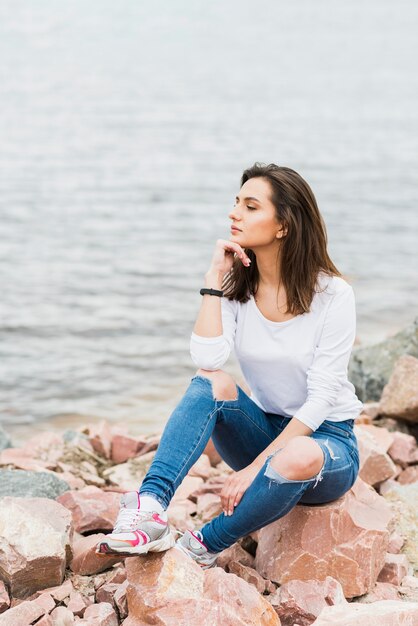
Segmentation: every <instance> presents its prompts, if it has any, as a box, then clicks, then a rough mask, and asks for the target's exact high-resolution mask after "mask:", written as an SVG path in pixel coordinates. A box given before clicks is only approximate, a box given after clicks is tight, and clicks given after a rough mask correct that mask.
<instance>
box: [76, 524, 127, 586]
mask: <svg viewBox="0 0 418 626" xmlns="http://www.w3.org/2000/svg"><path fill="white" fill-rule="evenodd" d="M105 536H106V535H104V534H103V533H98V534H94V535H88V536H87V537H83V536H82V535H79V536H77V538H76V539H75V541H74V543H73V559H72V561H71V563H70V568H71V570H72V571H73V572H74V573H75V574H81V575H82V576H91V575H92V574H98V573H99V572H103V571H105V570H107V569H109V568H110V567H112V566H113V565H114V564H115V563H119V562H120V561H123V559H124V558H125V557H123V556H108V555H106V554H97V553H96V545H97V543H98V542H99V541H100V540H101V539H102V538H103V537H105Z"/></svg>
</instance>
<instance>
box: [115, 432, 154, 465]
mask: <svg viewBox="0 0 418 626" xmlns="http://www.w3.org/2000/svg"><path fill="white" fill-rule="evenodd" d="M146 443H147V442H146V439H145V438H143V439H141V438H137V437H129V436H128V435H113V437H112V441H111V459H112V461H113V463H125V462H126V461H127V460H128V459H132V458H133V457H135V456H138V454H139V453H140V452H141V450H142V449H143V448H144V447H145V445H146Z"/></svg>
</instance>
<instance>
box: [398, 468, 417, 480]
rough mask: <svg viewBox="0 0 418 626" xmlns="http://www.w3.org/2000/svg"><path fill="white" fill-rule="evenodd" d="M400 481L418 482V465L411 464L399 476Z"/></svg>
mask: <svg viewBox="0 0 418 626" xmlns="http://www.w3.org/2000/svg"><path fill="white" fill-rule="evenodd" d="M397 480H398V483H401V485H409V484H410V483H416V482H417V481H418V465H411V466H410V467H407V468H406V469H405V470H403V471H402V472H401V473H400V474H399V476H398V478H397Z"/></svg>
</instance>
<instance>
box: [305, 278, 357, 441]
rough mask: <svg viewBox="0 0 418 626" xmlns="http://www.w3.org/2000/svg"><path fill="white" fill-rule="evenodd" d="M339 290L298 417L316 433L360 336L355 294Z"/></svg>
mask: <svg viewBox="0 0 418 626" xmlns="http://www.w3.org/2000/svg"><path fill="white" fill-rule="evenodd" d="M344 287H345V288H344V289H341V288H340V290H338V291H337V292H336V293H335V294H334V295H333V297H332V299H331V301H330V304H329V305H328V310H327V312H326V316H325V321H324V326H323V329H322V333H321V336H320V339H319V341H318V345H317V346H316V348H315V352H314V357H313V361H312V364H311V366H310V368H309V369H308V371H307V398H306V401H305V403H304V404H303V405H302V406H301V408H300V409H299V410H298V411H297V412H296V413H295V415H294V417H296V418H297V419H298V420H300V421H301V422H303V423H304V424H306V426H308V427H309V428H311V429H312V430H313V431H315V430H316V429H317V428H318V427H319V426H320V425H321V423H322V422H323V421H324V420H325V419H326V418H327V416H328V415H329V414H330V412H331V410H332V407H333V406H334V404H335V403H336V400H337V397H338V393H339V391H340V389H341V385H342V383H343V381H344V380H345V379H346V377H347V368H348V362H349V360H350V354H351V350H352V347H353V344H354V340H355V335H356V311H355V300H354V292H353V289H352V287H351V286H350V285H348V284H346V285H345V286H344Z"/></svg>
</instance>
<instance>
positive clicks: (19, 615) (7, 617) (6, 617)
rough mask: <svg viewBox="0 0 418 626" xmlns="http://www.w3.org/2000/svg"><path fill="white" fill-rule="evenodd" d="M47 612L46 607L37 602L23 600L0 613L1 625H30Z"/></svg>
mask: <svg viewBox="0 0 418 626" xmlns="http://www.w3.org/2000/svg"><path fill="white" fill-rule="evenodd" d="M44 614H45V609H43V608H42V607H41V606H39V605H38V604H36V602H29V601H25V602H21V603H20V604H18V605H17V606H15V607H14V608H12V609H9V610H8V611H5V612H4V613H1V614H0V626H28V625H29V624H32V623H33V622H34V621H35V620H37V619H38V618H40V617H42V615H44Z"/></svg>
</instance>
